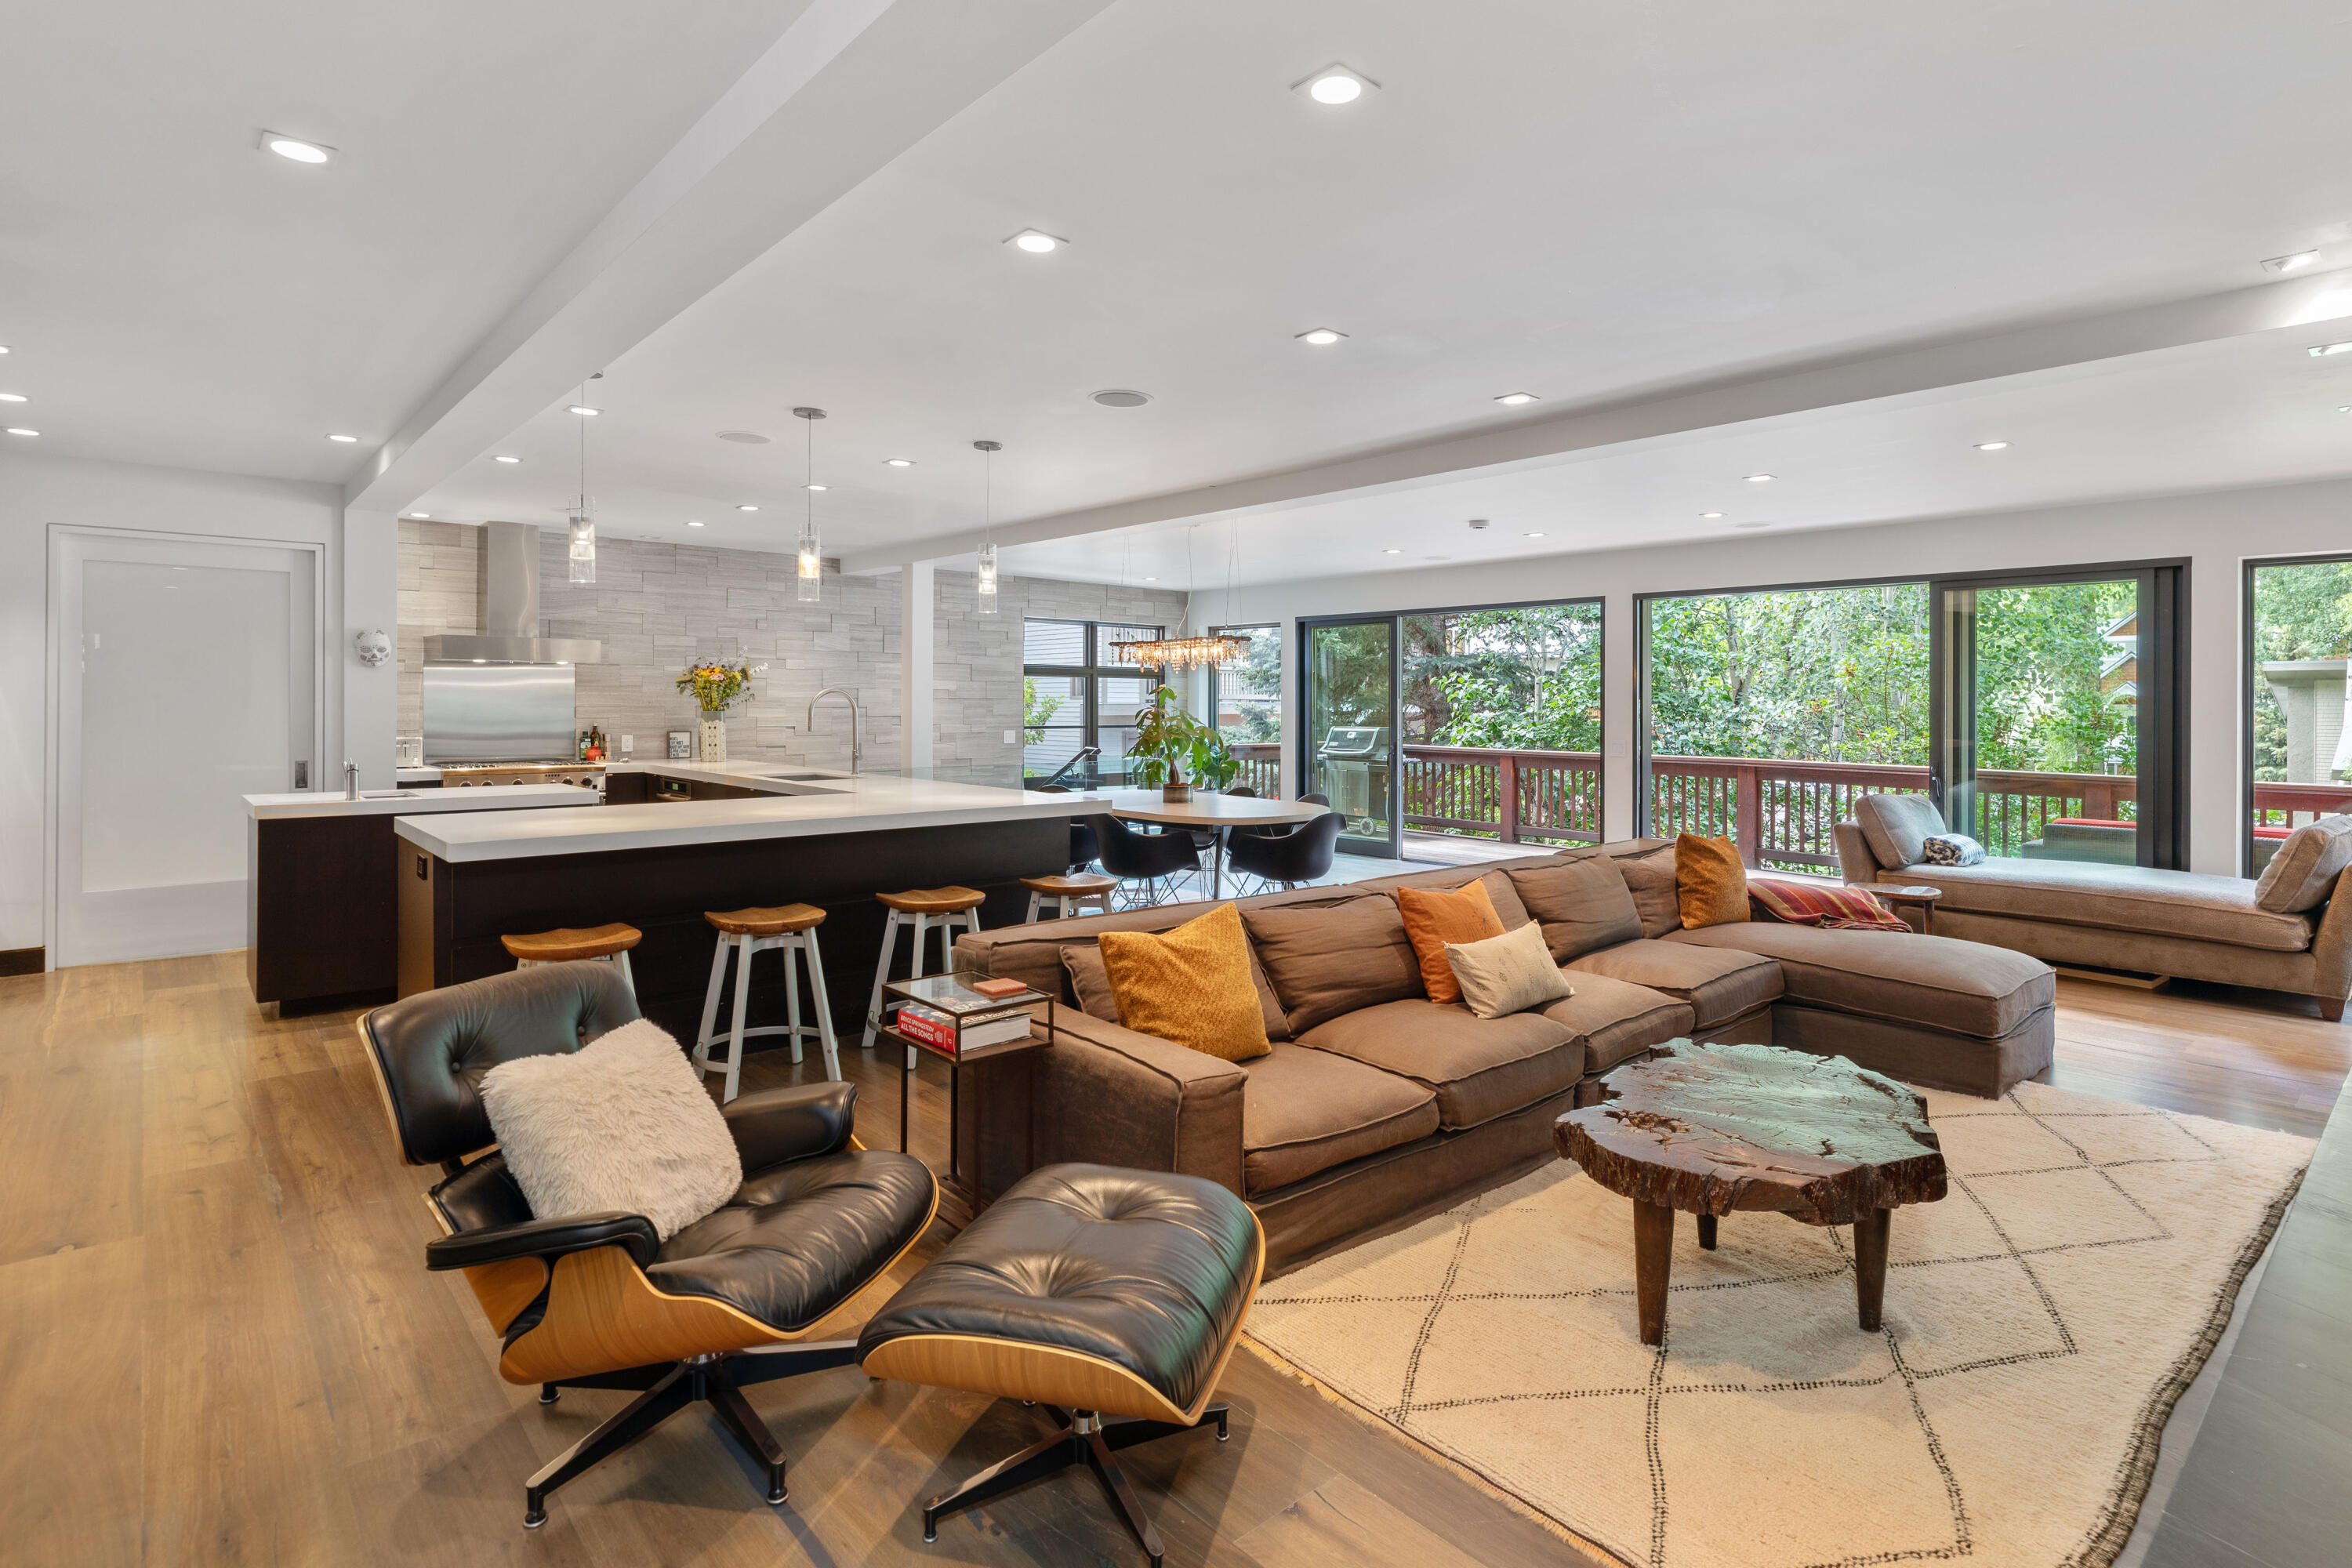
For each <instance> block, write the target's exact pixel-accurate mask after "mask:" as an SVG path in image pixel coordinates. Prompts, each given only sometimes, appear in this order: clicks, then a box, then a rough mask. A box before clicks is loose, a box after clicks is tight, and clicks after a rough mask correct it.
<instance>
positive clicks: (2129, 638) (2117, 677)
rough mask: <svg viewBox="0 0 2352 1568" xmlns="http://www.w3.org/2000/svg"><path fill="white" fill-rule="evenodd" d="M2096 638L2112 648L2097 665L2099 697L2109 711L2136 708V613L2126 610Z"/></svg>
mask: <svg viewBox="0 0 2352 1568" xmlns="http://www.w3.org/2000/svg"><path fill="white" fill-rule="evenodd" d="M2099 635H2100V636H2101V637H2105V639H2106V640H2107V641H2108V642H2109V643H2111V644H2113V645H2114V646H2115V651H2114V652H2112V653H2110V654H2108V655H2107V656H2106V658H2105V659H2103V660H2101V661H2100V664H2099V696H2100V697H2101V698H2102V699H2104V700H2105V702H2106V704H2107V706H2109V707H2110V708H2137V707H2138V706H2139V612H2138V611H2137V610H2130V611H2126V613H2125V614H2123V615H2121V616H2117V617H2116V619H2115V620H2114V621H2112V622H2110V623H2109V624H2108V625H2107V626H2106V627H2105V629H2104V630H2103V631H2101V632H2100V633H2099Z"/></svg>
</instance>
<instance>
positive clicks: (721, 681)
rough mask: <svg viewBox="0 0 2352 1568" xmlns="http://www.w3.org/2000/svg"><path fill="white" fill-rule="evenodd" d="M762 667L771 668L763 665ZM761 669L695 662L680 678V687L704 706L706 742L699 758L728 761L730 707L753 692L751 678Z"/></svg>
mask: <svg viewBox="0 0 2352 1568" xmlns="http://www.w3.org/2000/svg"><path fill="white" fill-rule="evenodd" d="M759 668H760V669H765V668H768V667H767V666H766V665H764V664H763V665H761V666H760V667H759ZM758 673H759V670H756V669H754V668H751V666H750V665H749V664H732V665H730V664H692V665H688V667H687V668H686V673H685V674H683V675H681V676H679V677H678V678H677V689H679V690H680V691H684V692H687V693H689V694H690V695H691V696H692V697H693V698H694V700H695V702H696V703H697V704H698V706H700V708H701V709H702V745H701V750H700V753H699V755H698V758H697V760H698V761H700V762H705V763H723V762H725V761H726V760H727V710H728V709H729V708H730V706H732V705H733V704H734V703H736V702H739V701H740V700H742V699H744V698H746V697H749V696H751V677H752V676H754V675H756V674H758Z"/></svg>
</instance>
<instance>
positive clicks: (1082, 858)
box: [1032, 784, 1102, 874]
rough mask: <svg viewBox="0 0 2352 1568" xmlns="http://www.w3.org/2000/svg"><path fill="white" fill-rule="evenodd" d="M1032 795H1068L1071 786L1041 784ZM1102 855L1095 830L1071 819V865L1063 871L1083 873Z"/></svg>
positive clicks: (1077, 820) (1075, 819)
mask: <svg viewBox="0 0 2352 1568" xmlns="http://www.w3.org/2000/svg"><path fill="white" fill-rule="evenodd" d="M1032 793H1033V794H1036V795H1067V794H1069V793H1070V786H1069V785H1067V784H1039V785H1038V786H1037V787H1036V789H1035V790H1034V791H1033V792H1032ZM1101 853H1102V846H1101V845H1100V844H1098V843H1097V842H1096V840H1095V830H1094V829H1093V828H1091V827H1088V826H1087V825H1086V824H1085V823H1084V822H1082V821H1080V820H1079V819H1077V818H1076V817H1072V818H1071V819H1070V863H1069V864H1068V865H1066V866H1065V867H1063V868H1062V869H1063V870H1065V871H1067V872H1070V873H1072V874H1076V873H1077V872H1080V871H1083V870H1085V869H1086V868H1087V867H1089V866H1091V865H1093V864H1094V863H1095V857H1096V856H1097V855H1100V854H1101Z"/></svg>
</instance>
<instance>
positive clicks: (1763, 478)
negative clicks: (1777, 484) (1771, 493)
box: [1744, 474, 1775, 485]
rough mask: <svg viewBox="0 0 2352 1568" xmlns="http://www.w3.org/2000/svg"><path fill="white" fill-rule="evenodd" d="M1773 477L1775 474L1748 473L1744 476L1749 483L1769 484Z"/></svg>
mask: <svg viewBox="0 0 2352 1568" xmlns="http://www.w3.org/2000/svg"><path fill="white" fill-rule="evenodd" d="M1774 477H1775V476H1773V475H1771V474H1748V475H1745V476H1744V478H1746V479H1747V480H1748V483H1749V484H1751V485H1769V484H1770V483H1771V482H1772V480H1773V479H1774Z"/></svg>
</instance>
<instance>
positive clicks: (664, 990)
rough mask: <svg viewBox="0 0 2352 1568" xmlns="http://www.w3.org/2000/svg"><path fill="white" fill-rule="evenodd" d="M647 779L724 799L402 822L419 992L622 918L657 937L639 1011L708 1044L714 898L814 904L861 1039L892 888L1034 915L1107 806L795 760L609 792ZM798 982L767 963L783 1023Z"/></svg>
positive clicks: (686, 772) (615, 779)
mask: <svg viewBox="0 0 2352 1568" xmlns="http://www.w3.org/2000/svg"><path fill="white" fill-rule="evenodd" d="M632 773H641V774H643V775H645V776H646V777H647V778H648V779H665V780H674V781H682V782H684V783H686V784H689V785H691V784H694V783H696V782H698V781H699V782H701V783H704V784H708V785H710V786H712V788H714V789H721V790H724V791H725V792H726V793H725V794H724V795H720V796H719V797H718V798H703V799H694V798H686V799H676V798H663V799H648V800H647V801H646V804H643V805H627V804H623V805H605V806H604V807H603V808H602V809H600V810H596V811H592V812H572V811H562V810H556V811H501V812H497V813H492V814H488V815H484V816H471V815H461V816H446V815H433V816H425V815H418V816H404V817H402V818H400V819H398V820H397V822H396V823H395V831H396V832H397V834H398V836H399V839H400V849H401V852H402V866H401V871H400V876H399V878H398V882H399V887H400V991H401V994H403V995H409V994H414V993H415V992H419V991H425V990H432V989H435V988H436V987H439V986H443V985H448V984H455V983H457V982H458V981H463V980H472V979H476V978H478V977H479V976H482V975H485V974H493V973H499V972H501V971H504V970H508V969H511V968H513V967H514V960H513V959H511V958H509V957H508V956H507V953H506V952H505V950H504V949H503V948H502V947H501V946H500V945H499V937H500V936H501V935H506V934H512V933H520V932H528V931H546V930H551V929H553V928H555V927H559V926H574V927H577V926H596V925H604V924H606V923H609V922H612V921H621V922H624V923H625V924H628V925H632V926H635V927H636V928H637V930H638V931H642V932H644V933H645V940H644V941H643V942H641V943H640V944H639V946H638V947H637V949H636V950H635V952H632V953H631V954H630V966H631V968H632V970H633V971H634V973H635V980H636V987H637V1000H638V1006H639V1008H640V1009H641V1010H642V1011H643V1012H644V1013H645V1014H646V1016H648V1017H650V1018H653V1019H655V1020H656V1022H658V1023H659V1024H661V1026H663V1027H664V1028H666V1029H667V1030H669V1031H670V1032H671V1033H672V1034H674V1035H677V1037H679V1038H680V1039H681V1040H687V1041H691V1040H692V1038H693V1037H694V1034H695V1031H696V1030H697V1029H698V1027H699V1026H700V1023H701V1014H702V998H703V990H704V987H705V985H706V984H707V983H708V982H709V975H710V959H711V952H712V949H713V942H714V936H713V933H712V931H711V929H710V927H709V925H708V924H707V923H705V921H703V918H702V917H703V914H704V911H706V910H734V909H740V908H743V907H745V906H747V905H774V904H787V903H806V904H814V905H817V906H818V907H819V908H821V909H823V910H825V911H826V914H827V917H828V918H827V920H826V921H825V923H824V927H823V928H822V929H821V931H820V933H819V945H820V946H821V947H822V948H823V950H824V968H825V979H826V988H827V990H828V991H829V992H830V994H831V997H832V1001H833V1005H834V1022H835V1027H836V1029H839V1030H841V1031H842V1032H843V1033H844V1034H845V1037H851V1038H854V1032H855V1031H856V1029H858V1028H860V1027H862V1026H863V1016H864V1010H865V1005H866V994H867V992H868V990H869V988H870V987H871V986H872V984H873V978H874V963H875V960H876V958H877V956H878V954H879V952H880V947H881V935H882V928H883V920H884V916H885V912H886V911H885V910H883V909H882V907H881V906H880V905H879V904H877V903H876V902H875V900H874V895H875V894H876V893H877V892H895V891H899V890H902V889H909V888H936V887H940V886H942V885H945V884H948V883H960V884H961V885H963V886H965V887H969V888H973V889H979V890H980V891H982V892H983V893H985V894H987V895H988V900H987V902H986V903H985V904H984V905H983V906H982V910H981V921H982V924H983V925H1003V924H1008V923H1017V922H1018V921H1021V920H1022V919H1023V918H1024V916H1025V915H1026V913H1027V909H1028V897H1027V893H1026V892H1025V890H1024V889H1023V888H1022V887H1021V884H1020V879H1021V878H1023V877H1030V876H1040V875H1046V874H1050V873H1053V872H1056V871H1060V870H1062V869H1063V868H1064V867H1065V864H1066V861H1067V860H1068V858H1069V828H1068V823H1069V819H1070V817H1071V816H1074V815H1082V814H1083V813H1084V812H1085V811H1086V810H1087V808H1088V805H1090V804H1094V805H1096V807H1097V809H1098V808H1099V807H1098V803H1087V802H1085V801H1084V800H1083V798H1082V797H1079V796H1075V795H1040V794H1035V793H1033V792H1027V791H1023V790H1017V789H1003V788H996V787H992V786H989V785H982V784H951V783H947V782H944V781H940V780H933V779H908V778H899V777H896V776H894V775H888V774H875V773H868V774H864V775H861V776H857V777H854V778H853V777H850V776H847V775H845V774H841V773H827V772H824V771H821V770H816V769H811V768H803V767H793V766H791V765H789V764H785V763H722V764H705V763H672V762H663V761H654V762H646V763H623V764H618V765H617V766H616V767H615V768H614V770H612V772H611V773H609V774H608V776H607V781H606V787H607V790H608V793H614V794H617V795H619V798H621V799H623V800H625V799H627V792H626V787H624V788H623V789H622V790H619V791H615V789H614V786H615V785H617V784H620V783H621V780H622V779H624V778H626V777H628V776H630V775H631V774H632ZM467 793H469V794H477V795H492V794H500V793H510V792H501V791H488V790H485V791H472V792H467ZM904 963H905V957H904V953H903V944H902V952H901V957H900V965H901V967H903V966H904ZM934 963H935V964H936V960H934ZM750 1010H751V1022H753V1023H769V1022H777V1021H781V1019H782V1016H783V1013H784V1003H783V987H782V964H781V963H776V962H775V961H774V960H772V959H768V960H763V961H762V962H761V963H759V964H757V965H756V966H755V969H754V977H753V984H752V987H751V999H750Z"/></svg>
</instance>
